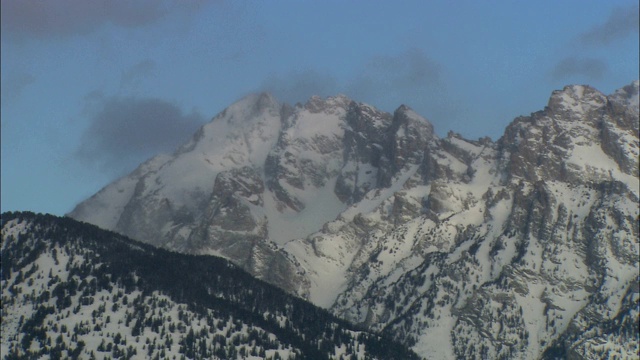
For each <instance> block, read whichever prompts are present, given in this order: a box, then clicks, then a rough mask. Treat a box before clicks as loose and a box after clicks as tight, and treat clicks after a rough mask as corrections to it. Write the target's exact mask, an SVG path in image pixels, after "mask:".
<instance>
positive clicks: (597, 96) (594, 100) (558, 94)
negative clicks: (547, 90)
mask: <svg viewBox="0 0 640 360" xmlns="http://www.w3.org/2000/svg"><path fill="white" fill-rule="evenodd" d="M606 102H607V97H606V95H604V94H603V93H601V92H600V91H598V90H596V89H594V88H592V87H590V86H588V85H569V86H565V87H564V88H563V89H562V90H556V91H554V92H553V93H552V94H551V98H550V99H549V105H548V107H549V109H551V111H553V112H557V113H560V114H562V116H561V118H562V119H564V120H570V121H573V120H578V119H580V117H581V116H583V115H585V114H588V113H589V112H590V111H593V110H595V109H598V108H600V107H602V106H603V105H605V104H606ZM566 115H570V116H566Z"/></svg>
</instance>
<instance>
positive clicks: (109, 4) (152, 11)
mask: <svg viewBox="0 0 640 360" xmlns="http://www.w3.org/2000/svg"><path fill="white" fill-rule="evenodd" d="M200 3H202V1H184V2H183V1H178V0H135V1H111V0H110V1H92V0H90V1H87V0H56V1H42V0H3V1H2V12H1V16H2V33H3V38H4V37H5V36H9V37H11V38H14V37H15V38H32V37H33V38H51V37H68V36H73V35H84V34H87V33H90V32H93V31H95V30H97V29H98V28H100V27H101V26H103V25H105V24H113V25H115V26H121V27H126V28H135V27H140V26H145V25H148V24H151V23H154V22H156V21H158V20H160V19H162V18H163V17H165V16H167V15H168V14H172V13H176V12H185V11H187V12H188V11H193V10H195V9H197V7H198V5H199V4H200Z"/></svg>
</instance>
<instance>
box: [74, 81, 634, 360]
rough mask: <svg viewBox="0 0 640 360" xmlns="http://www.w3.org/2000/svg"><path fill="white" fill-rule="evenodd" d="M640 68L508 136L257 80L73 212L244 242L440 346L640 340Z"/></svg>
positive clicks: (460, 348) (329, 301) (231, 251)
mask: <svg viewBox="0 0 640 360" xmlns="http://www.w3.org/2000/svg"><path fill="white" fill-rule="evenodd" d="M638 84H639V83H638V81H635V82H633V83H632V84H630V85H628V86H626V87H624V88H622V89H620V90H618V91H616V92H615V93H614V94H612V95H609V96H606V95H604V94H602V93H600V92H598V91H597V90H595V89H593V88H591V87H589V86H579V85H573V86H567V87H565V88H564V89H563V90H558V91H554V92H553V93H552V95H551V98H550V100H549V104H548V106H547V107H546V108H545V109H544V110H542V111H539V112H536V113H533V114H531V116H527V117H519V118H517V119H515V120H514V121H513V122H512V123H511V124H510V125H509V126H508V127H507V128H506V130H505V133H504V136H503V137H502V138H501V139H499V140H498V141H497V142H493V141H491V140H490V139H488V138H483V139H480V140H478V141H472V140H467V139H464V138H462V137H461V136H459V135H457V134H453V133H450V134H449V135H448V136H447V137H445V138H438V137H437V136H436V135H435V134H434V131H433V128H432V126H431V124H430V123H429V122H428V121H427V120H426V119H424V118H423V117H421V116H419V115H418V114H416V113H415V112H414V111H412V110H411V109H410V108H408V107H406V106H404V105H403V106H400V107H399V108H398V109H397V110H396V111H395V112H394V113H393V114H389V113H385V112H382V111H379V110H377V109H375V108H374V107H372V106H369V105H366V104H361V103H356V102H353V101H351V100H349V99H348V98H346V97H344V96H337V97H331V98H328V99H321V98H318V97H314V98H311V99H310V100H309V101H308V102H307V103H306V104H304V105H297V106H296V107H290V106H288V105H282V106H281V105H278V104H277V102H275V100H273V98H271V97H270V96H269V95H266V94H262V95H256V96H251V97H248V98H245V99H243V100H241V101H240V102H238V103H236V104H234V105H232V106H231V107H230V108H228V109H227V110H225V111H224V112H223V113H221V114H220V115H218V116H217V117H216V118H214V120H212V122H211V123H209V124H208V125H205V126H204V127H203V129H202V130H201V131H200V132H199V133H198V134H196V136H195V137H194V139H193V140H192V141H191V142H190V143H189V144H187V145H185V146H184V147H182V148H181V149H180V150H178V151H177V152H176V153H175V154H174V155H172V156H168V157H159V158H156V159H153V160H151V161H149V162H148V163H146V164H143V165H141V167H140V168H139V169H138V170H136V171H135V172H134V173H132V174H131V175H129V176H128V177H125V178H123V179H120V180H118V181H117V182H115V183H113V184H111V185H109V186H107V187H105V188H104V189H103V190H102V191H101V192H99V193H98V194H96V195H95V196H94V197H92V198H91V199H88V200H87V201H85V202H83V203H82V204H80V205H78V207H77V208H76V209H75V210H74V211H73V212H72V213H71V214H70V215H71V216H73V217H74V218H77V219H80V220H83V221H88V222H93V223H95V224H97V225H100V226H103V227H107V228H109V229H113V230H116V231H119V232H122V233H125V234H128V235H130V236H132V237H134V238H138V239H141V240H143V241H146V242H150V243H153V244H156V245H160V246H164V247H167V248H170V249H175V250H179V251H186V252H192V253H209V254H220V255H222V256H225V257H227V258H229V259H231V260H232V261H234V262H235V263H237V264H239V265H240V266H242V267H244V268H245V269H247V270H249V271H251V272H252V273H253V274H255V275H257V276H258V277H260V278H262V279H265V280H267V281H270V282H272V283H274V284H277V285H278V286H281V287H283V288H284V289H286V290H288V291H290V292H293V293H296V294H299V295H301V296H303V297H306V298H308V299H309V300H310V301H312V302H314V303H315V304H318V305H320V306H323V307H325V308H328V309H330V310H331V311H332V312H334V313H335V314H337V315H339V316H341V317H344V318H346V319H348V320H350V321H353V322H356V323H359V324H362V325H364V326H367V327H369V328H370V329H373V330H377V331H384V332H387V333H388V334H389V335H392V336H394V337H396V338H397V339H399V340H401V341H403V342H405V343H406V344H409V345H411V346H413V348H414V349H415V350H416V351H417V352H419V354H421V355H422V356H424V357H427V358H450V357H459V358H468V357H470V358H474V357H490V358H496V357H510V358H523V359H533V358H539V357H541V356H543V354H545V355H544V356H553V355H554V354H558V353H562V352H564V353H569V352H571V353H572V354H574V355H576V356H587V355H588V354H600V353H602V352H603V351H609V352H610V354H613V353H619V354H622V355H624V354H629V353H633V352H634V351H635V353H637V350H638V342H637V328H634V329H635V330H632V331H627V332H620V331H615V325H613V324H618V323H625V322H629V321H631V322H633V321H635V322H637V321H638V311H637V306H638V288H637V286H635V287H634V284H637V282H638V280H640V279H639V278H638V272H637V268H638V252H639V244H638V235H639V231H638V216H639V210H638V201H639V195H640V194H639V190H638V189H639V187H640V183H639V178H638V156H639V154H640V151H639V149H640V144H639V140H638V128H639V126H638V123H639V120H638V113H639V111H638ZM214 129H215V130H214ZM249 144H251V145H249ZM255 149H259V153H256V152H255ZM588 329H600V330H597V331H595V330H594V331H591V330H590V331H587V330H588ZM612 329H613V330H612ZM634 336H635V337H634ZM602 344H605V345H602Z"/></svg>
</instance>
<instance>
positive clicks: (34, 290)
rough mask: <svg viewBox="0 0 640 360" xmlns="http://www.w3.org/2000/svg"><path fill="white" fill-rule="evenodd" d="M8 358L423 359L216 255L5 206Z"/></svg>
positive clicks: (4, 341)
mask: <svg viewBox="0 0 640 360" xmlns="http://www.w3.org/2000/svg"><path fill="white" fill-rule="evenodd" d="M1 244H2V272H1V277H0V280H1V285H2V321H1V323H0V324H1V330H2V332H1V337H0V344H1V347H0V349H1V350H0V351H1V353H0V354H1V356H2V358H3V359H174V358H175V359H225V360H227V359H327V360H329V359H350V360H356V359H394V358H395V359H417V356H416V355H415V354H414V353H412V352H411V351H408V350H407V349H406V348H405V347H403V346H401V345H399V344H397V343H394V342H391V341H389V340H388V339H385V338H382V337H380V336H377V335H374V334H369V333H367V332H363V331H358V330H355V329H354V328H353V326H352V325H350V324H348V323H345V322H344V321H342V320H339V319H337V318H336V317H334V316H332V315H331V314H329V313H328V312H327V311H326V310H323V309H320V308H318V307H315V306H313V305H311V304H309V303H307V302H305V301H302V300H301V299H299V298H297V297H294V296H291V295H288V294H286V293H285V292H283V291H282V290H281V289H278V288H276V287H274V286H271V285H268V284H266V283H264V282H262V281H259V280H256V279H255V278H253V277H251V276H250V275H248V274H247V273H246V272H244V271H242V270H240V269H238V268H237V267H236V266H234V265H232V264H231V263H229V262H228V261H226V260H223V259H220V258H215V257H212V256H191V255H184V254H177V253H171V252H168V251H166V250H162V249H157V248H154V247H152V246H149V245H146V244H142V243H138V242H134V241H132V240H130V239H127V238H124V237H123V236H120V235H118V234H115V233H112V232H108V231H105V230H101V229H98V228H96V227H95V226H91V225H88V224H82V223H79V222H77V221H75V220H72V219H68V218H58V217H54V216H48V215H36V214H32V213H5V214H2V242H1Z"/></svg>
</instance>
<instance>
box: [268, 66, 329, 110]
mask: <svg viewBox="0 0 640 360" xmlns="http://www.w3.org/2000/svg"><path fill="white" fill-rule="evenodd" d="M337 89H338V84H337V82H336V81H335V79H334V78H333V77H331V76H329V75H326V74H321V73H319V72H317V71H315V70H306V71H302V72H294V73H291V74H288V75H285V76H276V75H272V76H270V77H269V78H267V79H266V80H265V81H264V82H263V84H262V90H265V91H268V92H270V93H272V94H273V95H275V97H276V98H277V99H278V100H279V101H283V102H285V103H288V104H295V103H297V102H304V101H306V100H307V99H309V98H310V97H311V96H313V95H319V96H329V95H336V93H337V92H338V91H337Z"/></svg>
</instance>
